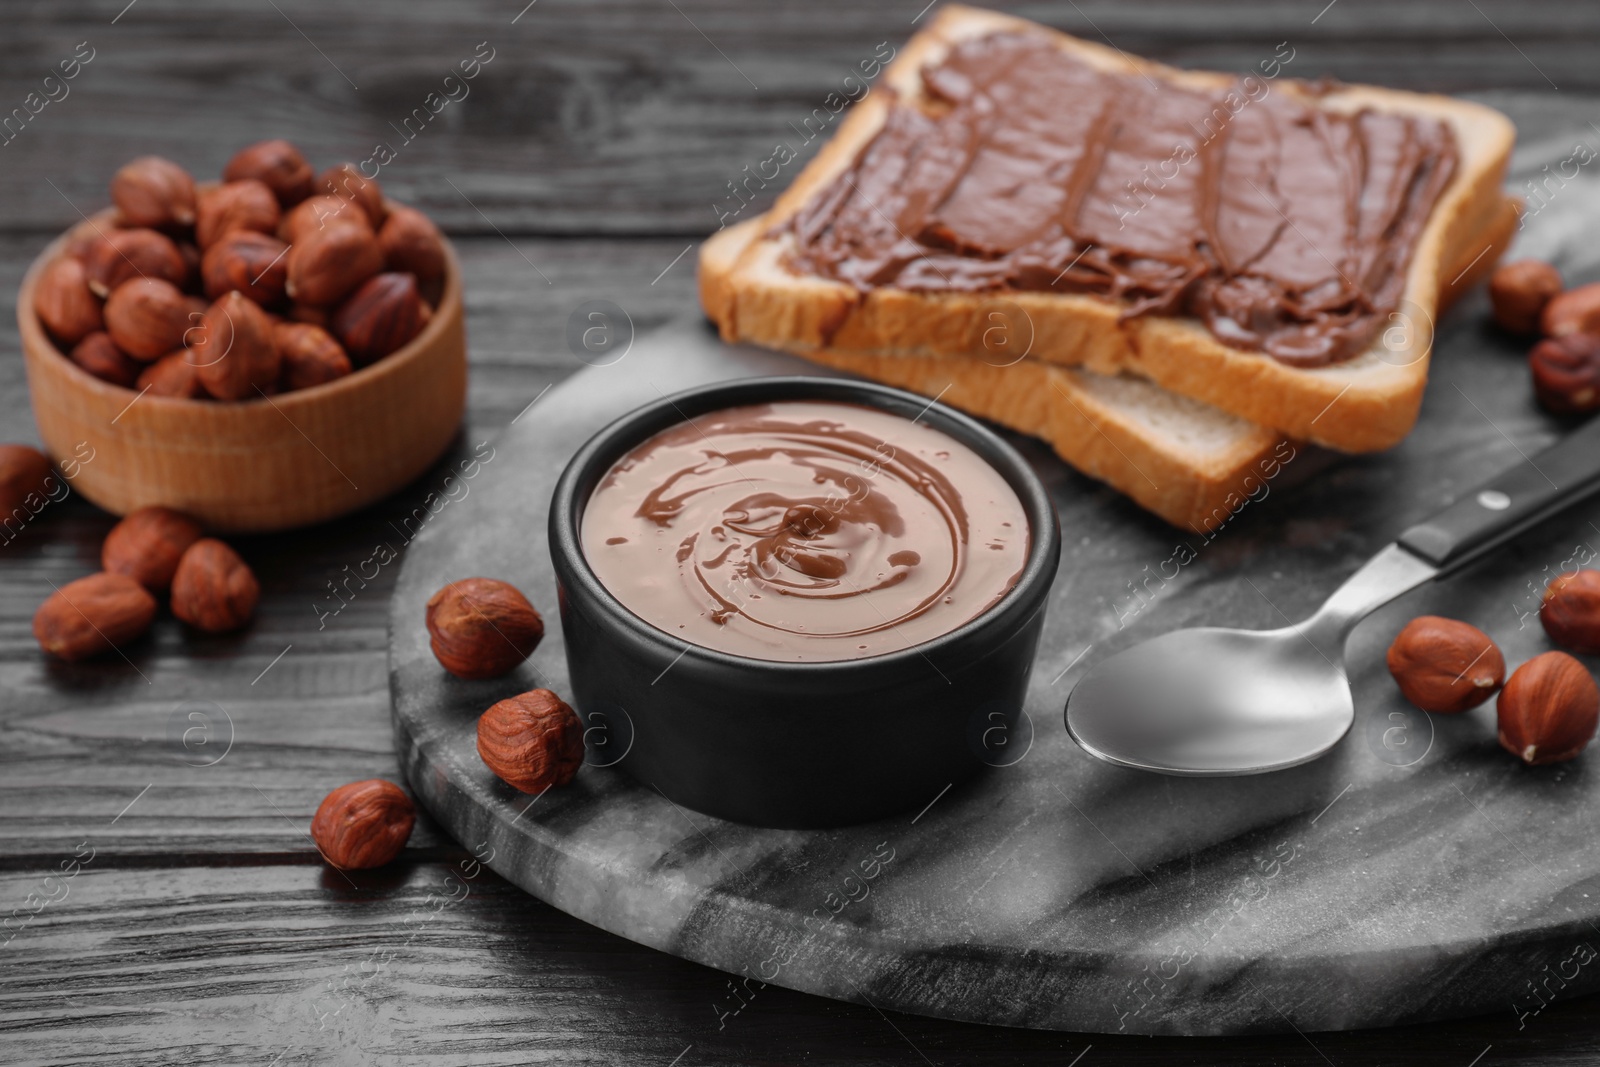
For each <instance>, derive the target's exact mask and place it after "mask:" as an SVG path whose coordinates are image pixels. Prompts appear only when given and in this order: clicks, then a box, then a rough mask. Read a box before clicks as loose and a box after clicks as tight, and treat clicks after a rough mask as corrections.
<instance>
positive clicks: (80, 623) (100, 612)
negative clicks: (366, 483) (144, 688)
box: [33, 573, 156, 660]
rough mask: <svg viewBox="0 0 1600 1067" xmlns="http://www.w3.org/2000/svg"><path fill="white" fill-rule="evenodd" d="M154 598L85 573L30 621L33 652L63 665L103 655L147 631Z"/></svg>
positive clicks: (128, 582)
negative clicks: (56, 658) (41, 652)
mask: <svg viewBox="0 0 1600 1067" xmlns="http://www.w3.org/2000/svg"><path fill="white" fill-rule="evenodd" d="M155 617H156V598H155V597H153V596H151V595H150V593H149V591H148V590H146V589H145V587H144V586H142V585H140V584H139V583H138V582H136V581H134V580H133V579H132V578H129V577H127V576H126V575H122V574H104V573H101V574H91V575H89V577H87V578H79V579H78V580H77V581H75V582H68V583H67V584H66V585H64V586H62V587H61V588H60V589H58V590H56V591H55V592H54V593H52V594H50V598H49V599H48V600H46V601H45V602H44V603H43V604H41V605H39V610H38V611H37V612H36V613H35V614H34V616H33V636H34V637H35V638H36V639H37V640H38V642H39V647H40V648H42V649H44V650H45V651H46V652H48V653H50V654H51V655H53V656H59V657H60V658H61V659H65V660H76V659H86V658H87V657H89V656H94V655H98V654H99V653H101V652H109V651H110V650H111V649H113V648H116V647H117V646H118V645H121V644H123V643H125V642H128V641H132V640H133V639H134V638H135V637H138V636H139V635H140V634H142V633H144V632H145V630H147V629H149V628H150V623H151V622H152V621H153V620H154V619H155Z"/></svg>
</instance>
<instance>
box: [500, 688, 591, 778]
mask: <svg viewBox="0 0 1600 1067" xmlns="http://www.w3.org/2000/svg"><path fill="white" fill-rule="evenodd" d="M478 755H479V757H480V758H482V760H483V764H484V766H486V767H488V768H489V769H490V770H491V771H493V772H494V773H495V776H496V777H498V778H499V779H500V780H501V781H503V782H505V783H506V784H507V785H510V786H512V787H513V788H516V789H520V790H521V791H522V792H524V793H542V792H544V791H545V790H546V789H549V788H550V787H552V786H560V785H566V784H567V783H568V782H570V781H572V779H573V778H574V777H576V775H577V773H578V768H579V766H581V765H582V763H583V724H582V723H581V722H579V721H578V716H577V713H576V712H574V711H573V710H572V708H571V707H569V706H568V705H567V704H566V702H565V701H563V700H562V699H561V698H560V697H558V696H556V695H555V694H554V693H552V692H550V690H548V689H535V690H533V691H532V692H529V693H523V694H521V695H520V696H514V697H510V698H508V699H506V700H502V701H500V703H498V704H496V705H494V706H493V707H492V708H490V709H489V710H488V711H486V712H484V713H483V714H482V715H481V716H479V717H478Z"/></svg>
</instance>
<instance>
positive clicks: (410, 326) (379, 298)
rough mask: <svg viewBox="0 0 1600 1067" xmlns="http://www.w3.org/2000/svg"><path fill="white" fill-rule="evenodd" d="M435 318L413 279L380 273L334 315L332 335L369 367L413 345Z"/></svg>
mask: <svg viewBox="0 0 1600 1067" xmlns="http://www.w3.org/2000/svg"><path fill="white" fill-rule="evenodd" d="M432 317H433V309H432V308H430V307H428V305H427V304H426V303H425V302H424V301H423V299H422V295H421V294H420V293H418V292H417V279H416V278H415V277H414V276H412V275H410V274H379V275H377V276H376V277H374V278H373V279H371V280H370V281H368V282H367V283H366V284H365V285H363V286H362V287H361V288H359V289H357V290H356V291H355V293H353V294H352V295H351V297H350V299H349V300H346V301H345V302H344V303H343V304H341V305H340V307H339V310H338V311H336V312H334V315H333V332H334V335H335V336H337V337H338V338H339V340H340V341H342V342H344V347H345V351H346V352H349V353H350V358H351V359H352V360H354V361H355V362H356V363H357V364H359V365H360V366H366V365H367V364H368V363H371V362H373V361H374V360H378V359H382V358H383V357H384V356H387V355H388V354H389V353H390V352H393V351H395V350H396V349H399V348H401V347H402V346H404V345H405V344H407V343H408V342H410V341H411V340H412V338H414V337H416V336H417V334H419V333H421V332H422V330H423V327H425V326H427V325H428V320H429V319H431V318H432Z"/></svg>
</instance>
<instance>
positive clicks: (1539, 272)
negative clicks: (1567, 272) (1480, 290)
mask: <svg viewBox="0 0 1600 1067" xmlns="http://www.w3.org/2000/svg"><path fill="white" fill-rule="evenodd" d="M1561 289H1562V283H1561V272H1560V271H1558V270H1556V269H1555V268H1554V267H1552V266H1551V265H1550V264H1548V263H1546V262H1544V261H1543V260H1539V259H1519V260H1517V261H1516V262H1515V263H1502V264H1501V265H1500V266H1498V267H1496V268H1495V271H1494V273H1493V274H1491V275H1490V276H1489V302H1490V304H1492V305H1493V307H1494V320H1495V321H1496V322H1498V323H1499V324H1500V325H1501V327H1502V328H1504V329H1506V330H1509V331H1511V332H1512V333H1524V334H1526V333H1538V332H1539V315H1540V314H1541V313H1542V312H1543V311H1544V308H1545V305H1546V304H1548V303H1549V302H1550V301H1551V299H1552V298H1554V297H1556V296H1559V295H1560V293H1561Z"/></svg>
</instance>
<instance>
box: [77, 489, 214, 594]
mask: <svg viewBox="0 0 1600 1067" xmlns="http://www.w3.org/2000/svg"><path fill="white" fill-rule="evenodd" d="M200 534H201V529H200V524H199V523H198V522H195V521H194V520H193V519H191V518H190V517H189V516H187V515H185V514H183V513H182V512H181V511H173V510H172V509H171V508H163V507H148V508H140V509H139V510H138V511H132V512H129V513H128V516H127V517H126V518H124V519H123V520H122V521H121V522H119V523H117V524H116V525H115V526H113V527H111V532H110V533H108V534H106V540H105V543H104V544H103V545H101V546H100V566H102V567H104V568H105V569H106V573H107V574H123V575H127V576H128V577H129V578H132V579H133V580H134V581H136V582H138V583H139V584H140V585H142V586H144V587H145V588H146V589H148V590H150V591H151V592H152V593H164V592H166V591H167V588H168V587H169V586H170V585H172V576H173V574H175V573H176V572H177V570H178V561H179V560H180V559H182V558H183V554H184V552H185V551H187V550H188V548H189V546H190V545H192V544H194V543H195V542H196V541H198V540H200Z"/></svg>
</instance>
